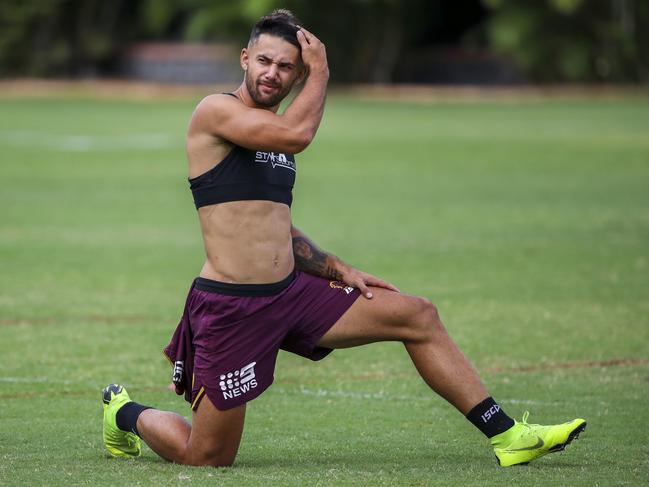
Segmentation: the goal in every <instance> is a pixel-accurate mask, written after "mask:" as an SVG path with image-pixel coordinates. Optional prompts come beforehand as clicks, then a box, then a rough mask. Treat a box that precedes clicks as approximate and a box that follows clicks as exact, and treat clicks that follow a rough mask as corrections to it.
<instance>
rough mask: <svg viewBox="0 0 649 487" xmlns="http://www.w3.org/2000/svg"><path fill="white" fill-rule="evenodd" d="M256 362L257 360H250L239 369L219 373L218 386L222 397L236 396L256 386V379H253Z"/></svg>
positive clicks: (230, 397)
mask: <svg viewBox="0 0 649 487" xmlns="http://www.w3.org/2000/svg"><path fill="white" fill-rule="evenodd" d="M256 364H257V362H250V363H249V364H248V365H246V366H244V367H241V369H240V370H235V371H234V372H228V373H227V374H221V376H220V377H219V379H221V382H219V386H220V387H221V392H222V394H223V398H224V399H232V398H233V397H238V396H240V395H241V394H245V393H246V392H248V391H249V390H250V389H254V388H255V387H257V380H256V379H255V365H256Z"/></svg>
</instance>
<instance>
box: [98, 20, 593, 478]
mask: <svg viewBox="0 0 649 487" xmlns="http://www.w3.org/2000/svg"><path fill="white" fill-rule="evenodd" d="M240 61H241V67H242V68H243V70H244V81H243V83H242V84H241V86H239V88H237V90H235V91H234V92H233V93H225V94H217V95H211V96H208V97H207V98H205V99H204V100H202V101H201V102H200V103H199V105H198V106H197V108H196V110H195V112H194V114H193V116H192V119H191V122H190V125H189V129H188V135H187V157H188V160H189V178H190V179H189V181H190V187H191V190H192V193H193V196H194V202H195V204H196V207H197V209H198V217H199V220H200V224H201V229H202V233H203V240H204V243H205V251H206V254H207V258H206V261H205V264H204V266H203V268H202V270H201V272H200V276H199V277H198V278H197V279H196V280H195V281H194V283H193V285H192V288H191V290H190V292H189V296H188V297H187V302H186V305H185V310H184V313H183V317H182V319H181V321H180V324H179V325H178V328H177V329H176V332H175V334H174V336H173V338H172V341H171V343H170V344H169V346H168V347H167V348H166V349H165V353H166V354H167V356H168V357H169V358H170V360H171V361H172V364H173V365H174V378H173V380H174V384H175V385H176V391H177V392H178V393H179V394H182V393H183V392H184V393H185V398H186V399H187V400H188V401H189V402H190V404H191V407H192V412H193V416H192V422H191V424H190V423H188V422H187V421H186V420H185V419H184V418H183V417H181V416H179V415H177V414H175V413H171V412H165V411H160V410H156V409H153V408H149V407H147V406H143V405H141V404H138V403H135V402H133V401H131V400H130V398H129V396H128V394H127V392H126V390H125V389H124V388H123V387H121V386H119V385H116V384H111V385H109V386H107V387H106V388H105V389H104V391H103V400H104V404H105V405H104V443H105V445H106V447H107V449H108V451H109V452H110V453H111V454H112V455H114V456H121V457H135V456H138V455H139V454H140V438H141V439H143V440H144V441H145V442H146V443H147V444H148V445H149V446H150V447H151V449H152V450H153V451H155V452H156V453H158V454H159V455H160V456H162V457H163V458H166V459H167V460H170V461H173V462H176V463H182V464H188V465H213V466H227V465H231V464H232V463H233V461H234V459H235V456H236V454H237V450H238V448H239V442H240V439H241V434H242V431H243V424H244V416H245V410H246V402H248V401H250V400H252V399H254V398H255V397H257V396H258V395H259V394H261V393H262V392H263V391H264V390H265V389H266V388H267V387H269V386H270V384H271V383H272V380H273V371H274V366H275V360H276V357H277V354H278V351H279V349H280V348H281V349H284V350H288V351H291V352H293V353H296V354H299V355H302V356H304V357H307V358H310V359H312V360H319V359H322V358H323V357H324V356H325V355H327V354H328V353H329V352H331V350H332V349H335V348H345V347H354V346H359V345H364V344H368V343H372V342H377V341H384V340H398V341H401V342H403V343H404V345H405V348H406V350H407V352H408V354H409V355H410V358H411V359H412V361H413V363H414V365H415V367H416V369H417V371H418V372H419V374H420V375H421V377H422V378H423V379H424V381H425V382H426V383H427V384H428V385H429V386H430V388H431V389H432V390H433V391H435V392H436V393H437V394H439V395H441V396H442V397H443V398H444V399H446V400H447V401H448V402H450V403H451V404H452V405H453V406H455V407H456V408H457V409H458V410H459V411H460V412H461V413H462V414H464V415H465V416H466V417H467V419H468V420H469V421H471V422H472V423H473V424H474V425H475V426H476V427H477V428H478V429H480V431H482V432H483V433H484V434H485V435H486V436H487V437H489V438H490V439H491V443H492V445H493V447H494V452H495V454H496V456H497V458H498V460H499V462H500V464H501V465H502V466H509V465H515V464H521V463H527V462H529V461H531V460H533V459H535V458H538V457H540V456H542V455H544V454H546V453H549V452H553V451H557V450H561V449H563V448H564V447H565V445H567V444H568V443H570V442H571V441H572V440H573V439H574V438H576V437H577V435H578V434H579V433H580V432H581V431H583V430H584V428H585V427H586V422H585V421H584V420H583V419H575V420H573V421H570V422H568V423H564V424H561V425H554V426H540V425H531V424H527V422H526V421H525V420H526V416H524V418H523V421H522V422H520V423H519V422H515V421H514V420H512V419H511V418H510V417H509V416H507V415H506V414H505V412H504V411H503V410H502V409H501V408H500V406H499V405H498V404H497V403H496V402H495V401H494V400H493V399H492V398H491V396H490V395H489V393H488V392H487V390H486V389H485V387H484V386H483V384H482V382H481V381H480V379H479V377H478V375H477V374H476V372H475V371H474V369H473V367H472V366H471V364H470V363H469V362H468V360H467V359H466V358H465V357H464V355H463V354H462V352H461V351H460V350H459V349H458V348H457V347H456V346H455V344H454V343H453V341H452V340H451V339H450V337H449V336H448V335H447V333H446V331H445V330H444V327H443V325H442V323H441V321H440V319H439V316H438V314H437V311H436V309H435V307H434V306H433V304H431V303H430V302H429V301H427V300H426V299H423V298H419V297H414V296H409V295H406V294H402V293H401V292H399V291H398V290H397V289H396V288H395V287H394V286H393V285H391V284H389V283H387V282H385V281H383V280H381V279H378V278H376V277H374V276H371V275H369V274H366V273H364V272H361V271H359V270H357V269H354V268H353V267H351V266H349V265H347V264H345V263H344V262H343V261H341V260H340V259H338V258H336V257H335V256H333V255H331V254H328V253H326V252H324V251H322V250H320V249H319V248H318V247H317V246H316V245H315V244H314V243H313V242H311V240H309V238H308V237H306V236H305V235H304V234H303V233H302V232H300V231H299V230H298V229H297V228H295V227H294V226H292V223H291V214H290V205H291V203H292V195H291V190H292V187H293V182H294V179H295V170H296V165H295V159H294V156H293V154H295V153H298V152H301V151H302V150H304V149H305V148H306V147H307V146H308V145H309V143H310V142H311V141H312V140H313V138H314V136H315V134H316V131H317V129H318V125H319V123H320V120H321V118H322V114H323V110H324V103H325V92H326V86H327V80H328V76H329V71H328V67H327V58H326V52H325V47H324V45H323V44H322V43H321V42H320V41H319V40H318V39H317V38H316V37H315V36H314V35H313V34H311V33H310V32H309V31H307V30H306V29H304V28H302V27H298V26H297V25H296V20H295V19H294V17H293V16H292V14H291V13H290V12H288V11H286V10H279V11H275V12H273V13H272V14H270V15H269V16H266V17H263V18H262V19H261V20H260V21H259V22H258V23H257V24H255V26H254V27H253V30H252V33H251V36H250V41H249V43H248V46H247V47H246V48H244V49H243V50H242V51H241V57H240ZM302 81H303V82H304V86H303V89H302V91H301V92H300V93H299V94H298V95H297V96H296V97H295V99H294V100H293V101H292V103H291V104H290V105H289V106H288V107H287V108H286V110H285V111H284V113H283V114H281V115H279V114H278V113H277V110H278V107H279V104H280V102H281V101H282V100H283V99H284V98H285V97H286V96H287V95H288V94H289V92H290V91H291V89H292V88H293V86H294V85H295V84H296V83H300V82H302ZM361 295H362V297H361Z"/></svg>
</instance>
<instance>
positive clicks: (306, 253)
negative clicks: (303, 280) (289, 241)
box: [293, 237, 342, 280]
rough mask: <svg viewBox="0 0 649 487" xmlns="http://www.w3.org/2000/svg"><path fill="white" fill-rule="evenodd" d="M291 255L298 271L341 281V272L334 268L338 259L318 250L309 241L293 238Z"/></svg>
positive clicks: (302, 238)
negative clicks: (293, 256)
mask: <svg viewBox="0 0 649 487" xmlns="http://www.w3.org/2000/svg"><path fill="white" fill-rule="evenodd" d="M293 254H294V255H295V267H296V268H297V269H298V270H301V271H304V272H306V273H308V274H313V275H316V276H320V277H325V278H327V279H334V280H340V279H342V274H341V272H340V271H339V270H338V269H337V268H336V262H337V260H338V259H337V258H336V257H334V256H333V255H330V254H327V253H326V252H323V251H322V250H320V249H319V248H318V247H316V246H315V245H314V244H313V243H312V242H310V241H309V239H307V238H304V237H294V238H293Z"/></svg>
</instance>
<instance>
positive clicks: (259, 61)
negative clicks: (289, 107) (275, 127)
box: [241, 34, 303, 108]
mask: <svg viewBox="0 0 649 487" xmlns="http://www.w3.org/2000/svg"><path fill="white" fill-rule="evenodd" d="M241 67H242V68H243V69H244V71H245V77H244V80H245V83H246V88H247V89H248V92H249V93H250V96H251V98H252V100H253V101H254V102H255V103H256V104H257V105H259V106H260V107H265V108H271V107H274V106H276V105H278V104H279V103H280V102H281V101H282V100H283V99H284V98H285V97H286V95H288V94H289V92H290V91H291V88H293V85H294V84H295V83H296V81H298V80H300V79H301V78H302V74H303V67H302V60H301V58H300V51H299V49H298V48H297V47H295V46H294V45H293V44H291V43H290V42H287V41H285V40H284V39H282V38H281V37H275V36H271V35H268V34H262V35H260V36H259V37H258V38H257V40H256V42H254V43H253V44H252V45H250V46H248V47H247V48H245V49H243V50H242V51H241Z"/></svg>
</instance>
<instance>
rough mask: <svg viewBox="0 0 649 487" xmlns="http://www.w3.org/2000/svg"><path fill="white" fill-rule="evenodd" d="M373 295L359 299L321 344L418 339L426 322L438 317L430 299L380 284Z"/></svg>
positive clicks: (324, 337) (328, 346)
mask: <svg viewBox="0 0 649 487" xmlns="http://www.w3.org/2000/svg"><path fill="white" fill-rule="evenodd" d="M372 294H373V295H374V297H373V298H372V299H366V298H364V297H360V298H359V299H357V300H356V301H355V302H354V304H353V305H352V306H351V307H350V308H349V309H348V310H347V311H346V312H345V314H343V316H342V317H341V318H340V319H339V320H338V321H337V322H336V323H335V324H334V325H333V326H332V327H331V328H330V329H329V331H327V333H325V335H324V336H323V337H322V338H321V339H320V341H319V342H318V346H321V347H327V348H347V347H356V346H359V345H365V344H367V343H373V342H378V341H388V340H399V341H408V340H418V339H420V338H421V336H422V330H423V328H424V326H425V323H426V322H431V320H433V319H436V317H437V315H436V310H435V307H434V306H433V305H432V303H430V301H428V300H427V299H424V298H420V297H416V296H410V295H407V294H403V293H397V292H394V291H390V290H387V289H384V288H376V287H373V288H372ZM422 324H424V325H423V326H422Z"/></svg>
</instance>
